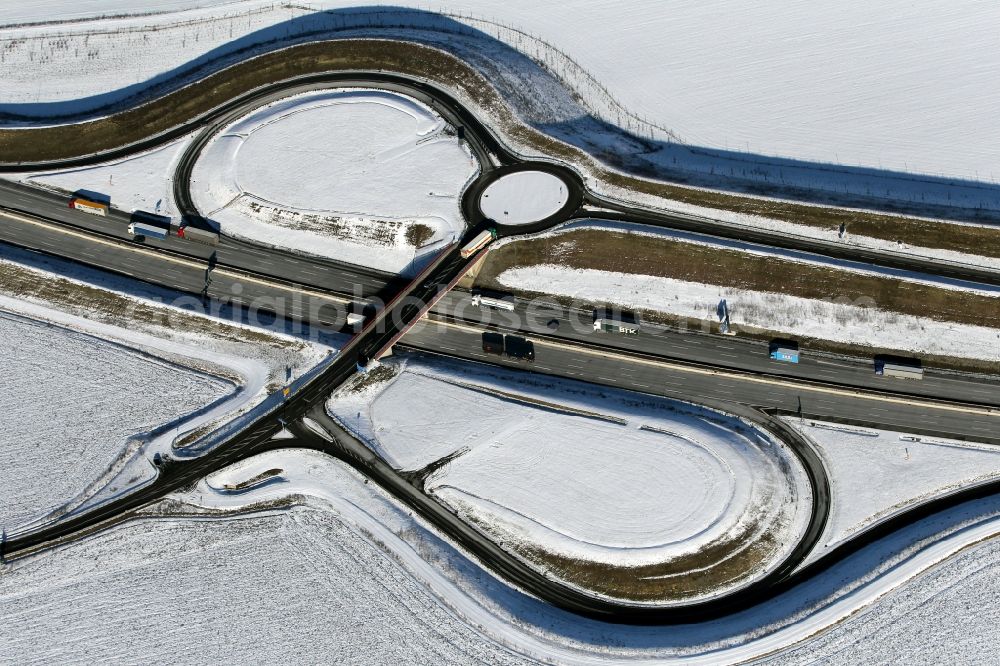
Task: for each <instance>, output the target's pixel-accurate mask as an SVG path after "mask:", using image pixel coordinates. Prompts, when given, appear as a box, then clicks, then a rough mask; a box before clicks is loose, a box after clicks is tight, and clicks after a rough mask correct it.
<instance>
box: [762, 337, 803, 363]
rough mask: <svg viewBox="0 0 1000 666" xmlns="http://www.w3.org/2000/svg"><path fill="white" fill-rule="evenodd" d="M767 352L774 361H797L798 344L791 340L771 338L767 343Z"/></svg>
mask: <svg viewBox="0 0 1000 666" xmlns="http://www.w3.org/2000/svg"><path fill="white" fill-rule="evenodd" d="M768 353H769V355H770V356H771V360H774V361H784V362H785V363H798V362H799V345H798V343H797V342H792V341H791V340H772V341H771V344H770V345H768Z"/></svg>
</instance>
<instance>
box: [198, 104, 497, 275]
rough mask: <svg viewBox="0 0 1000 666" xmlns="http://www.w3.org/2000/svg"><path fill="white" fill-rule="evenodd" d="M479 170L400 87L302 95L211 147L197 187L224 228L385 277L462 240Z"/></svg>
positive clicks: (266, 110)
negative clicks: (464, 199) (465, 199)
mask: <svg viewBox="0 0 1000 666" xmlns="http://www.w3.org/2000/svg"><path fill="white" fill-rule="evenodd" d="M477 173H478V165H477V164H476V161H475V159H474V158H473V157H472V155H471V154H470V153H469V151H468V149H467V148H466V147H465V146H464V145H463V144H462V143H461V142H460V141H459V140H458V138H457V136H456V135H455V133H454V131H452V130H451V128H449V127H448V125H447V124H446V123H445V122H444V120H443V119H442V118H441V117H440V116H438V115H437V114H435V113H434V112H433V111H431V110H430V109H429V108H428V107H426V106H424V105H423V104H420V103H419V102H417V101H416V100H413V99H410V98H408V97H404V96H402V95H397V94H394V93H387V92H379V91H370V90H355V91H350V90H345V91H336V92H326V91H324V92H316V93H306V94H303V95H297V96H295V97H291V98H288V99H285V100H282V101H279V102H275V103H272V104H269V105H267V106H266V107H263V108H261V109H258V110H256V111H254V112H252V113H251V114H250V115H248V116H246V117H245V118H243V119H241V120H239V121H237V122H235V123H234V124H232V125H230V126H229V127H227V128H226V129H224V130H223V131H221V132H220V133H219V134H218V135H217V136H216V138H214V139H213V140H212V142H211V143H210V144H209V145H208V146H207V147H206V148H205V150H204V152H203V153H202V154H201V157H200V158H199V160H198V163H197V164H196V165H195V169H194V173H193V175H192V194H193V195H194V200H195V203H196V204H197V205H198V208H199V210H201V211H202V213H203V214H205V215H207V216H208V217H210V218H212V219H213V220H215V221H216V222H218V223H219V225H220V227H221V230H222V233H223V234H226V235H230V236H237V237H241V238H245V239H248V240H252V241H255V242H258V243H263V244H265V245H271V246H277V247H287V248H292V249H294V250H297V251H300V252H305V253H309V254H313V255H320V256H326V257H331V258H334V259H339V260H341V261H346V262H349V263H354V264H360V265H364V266H369V267H372V268H376V269H380V270H383V271H387V272H392V273H399V272H407V273H409V272H414V271H415V270H416V269H417V268H419V267H420V263H421V261H422V260H423V259H424V258H425V257H429V256H432V255H433V254H434V253H435V252H436V251H437V250H439V249H440V248H441V247H442V246H443V245H445V244H447V243H450V242H453V241H454V240H456V239H457V238H458V237H460V236H461V234H462V232H463V231H464V229H465V223H464V221H463V219H462V215H461V211H460V208H459V206H460V197H461V194H462V191H463V190H464V189H465V185H466V184H467V183H468V182H469V180H470V179H472V178H473V177H475V175H476V174H477Z"/></svg>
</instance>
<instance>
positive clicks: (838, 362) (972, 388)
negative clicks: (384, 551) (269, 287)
mask: <svg viewBox="0 0 1000 666" xmlns="http://www.w3.org/2000/svg"><path fill="white" fill-rule="evenodd" d="M432 312H433V313H435V314H438V315H443V316H449V317H452V318H455V319H462V320H465V321H468V322H476V323H483V324H491V325H493V326H495V327H496V328H497V329H498V330H501V331H502V332H505V333H514V332H519V333H520V334H522V335H525V336H527V337H531V334H532V333H535V334H542V335H545V336H547V337H556V338H563V339H566V340H574V341H578V342H586V343H589V344H592V345H601V346H603V347H609V348H613V349H621V350H625V351H634V352H640V353H644V354H655V355H658V356H663V357H665V358H670V359H677V360H683V361H692V362H696V363H705V364H710V365H713V366H717V367H720V368H729V369H737V370H746V371H751V372H757V373H763V374H769V375H776V376H781V377H788V378H791V379H804V380H811V381H819V382H828V383H834V384H841V385H843V386H850V387H858V388H867V389H871V390H873V391H888V392H899V393H902V394H906V395H916V396H924V397H927V398H937V399H940V400H955V401H959V402H969V403H975V404H983V405H994V406H997V407H1000V380H998V378H991V377H985V376H977V375H972V374H970V373H957V372H942V371H936V370H933V369H925V371H924V379H922V380H903V379H895V378H891V377H879V376H877V375H876V374H875V369H874V365H873V361H872V357H868V358H865V359H862V358H853V357H846V356H840V355H832V354H831V355H827V354H822V355H819V354H817V355H812V354H811V353H810V351H809V350H808V349H803V350H801V359H800V362H799V363H782V362H780V361H772V360H771V359H770V358H769V357H768V347H767V343H765V342H762V341H756V340H750V339H747V338H740V337H739V336H728V335H719V334H715V333H712V334H709V333H703V332H701V331H698V330H689V331H684V332H681V331H677V330H672V329H669V328H666V327H660V328H659V329H658V330H657V331H655V332H654V331H653V329H654V326H652V325H646V326H644V327H643V328H642V329H640V331H639V334H638V335H622V334H617V333H604V332H600V331H596V332H595V331H594V330H593V326H592V324H593V311H591V310H574V309H570V308H568V307H565V306H563V305H561V304H559V303H556V302H555V301H553V300H546V301H541V300H536V301H534V302H532V303H531V305H530V307H529V303H528V302H526V301H524V300H522V299H518V300H517V305H516V307H515V311H514V313H510V312H504V311H501V310H492V309H489V308H481V307H479V306H476V305H473V304H472V295H471V294H470V293H469V292H466V291H459V290H455V291H451V292H449V293H448V294H446V295H445V296H444V297H443V298H442V299H441V300H440V301H439V302H438V304H437V305H436V306H435V307H434V308H433V310H432ZM553 319H555V320H556V321H557V322H558V323H559V328H558V329H556V330H551V329H550V328H549V326H548V324H549V322H550V321H552V320H553ZM997 345H998V346H1000V340H998V342H997ZM998 351H1000V350H998ZM873 353H874V352H873Z"/></svg>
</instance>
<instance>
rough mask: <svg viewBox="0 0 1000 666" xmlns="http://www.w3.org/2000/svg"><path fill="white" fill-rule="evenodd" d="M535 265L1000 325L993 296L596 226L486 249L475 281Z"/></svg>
mask: <svg viewBox="0 0 1000 666" xmlns="http://www.w3.org/2000/svg"><path fill="white" fill-rule="evenodd" d="M541 264H558V265H560V266H565V267H567V268H580V269H593V270H600V271H609V272H613V273H624V274H633V275H651V276H654V277H663V278H674V279H677V280H685V281H688V282H700V283H702V284H711V285H719V286H721V287H734V288H739V289H746V290H749V291H765V292H772V293H779V294H786V295H789V296H798V297H801V298H811V299H818V300H842V301H843V299H847V300H846V301H843V302H848V301H849V302H851V303H857V302H862V303H864V302H867V303H870V304H871V305H872V306H873V307H878V308H881V309H883V310H887V311H891V312H898V313H901V314H909V315H914V316H919V317H928V318H930V319H937V320H939V321H948V322H956V323H961V324H971V325H975V326H987V327H994V328H1000V298H995V297H990V296H985V295H982V294H977V293H975V292H971V291H963V290H958V289H946V288H943V287H935V286H932V285H927V284H920V283H915V282H908V281H905V280H899V279H895V278H890V277H883V276H879V275H868V274H864V273H859V272H856V271H851V270H845V269H837V268H832V267H827V266H819V265H814V264H806V263H801V262H796V261H789V260H786V259H781V258H777V257H770V256H762V255H756V254H750V253H747V252H743V251H740V250H730V249H726V248H718V247H712V246H709V245H699V244H695V243H686V242H683V241H678V240H674V239H671V238H667V237H656V236H648V235H645V234H642V235H640V234H632V233H627V232H619V231H605V230H602V229H574V230H571V231H567V232H565V233H560V234H553V235H550V236H542V237H539V238H532V239H527V240H520V241H513V242H510V243H507V244H505V245H502V246H500V247H498V248H496V249H495V250H493V251H491V252H490V254H489V255H488V259H487V261H486V263H485V264H484V265H483V268H482V270H481V271H480V273H479V278H478V281H479V283H480V284H481V285H484V286H487V285H488V286H493V287H496V288H501V287H502V285H500V284H499V283H498V282H497V277H498V276H499V275H500V274H501V273H503V272H504V271H506V270H507V269H510V268H516V267H526V266H537V265H541ZM868 299H871V300H870V301H868Z"/></svg>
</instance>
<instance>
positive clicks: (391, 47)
mask: <svg viewBox="0 0 1000 666" xmlns="http://www.w3.org/2000/svg"><path fill="white" fill-rule="evenodd" d="M345 70H369V71H378V70H382V71H390V72H398V73H401V74H407V75H410V76H416V77H420V78H423V79H427V80H429V81H432V82H435V83H436V84H438V85H440V86H442V87H444V88H450V89H452V90H458V91H460V92H461V94H463V95H464V96H466V97H467V98H469V99H471V100H473V101H474V102H475V103H476V104H477V105H478V106H479V107H481V108H482V109H485V110H487V111H488V112H489V115H490V118H491V119H492V121H493V122H494V124H495V125H496V126H497V128H499V129H501V130H502V131H503V132H504V133H506V134H507V135H509V136H511V137H512V138H514V139H515V140H516V141H518V142H520V143H522V144H525V145H527V146H529V147H531V148H533V149H534V150H537V151H538V152H539V153H540V154H543V155H548V156H550V157H554V158H558V159H561V160H563V161H565V162H568V163H570V164H574V165H576V166H577V167H579V168H582V169H584V170H586V171H588V172H590V173H591V174H593V175H594V177H596V178H597V179H598V180H601V181H603V182H605V183H607V184H608V185H611V186H615V187H619V188H623V189H625V190H628V191H633V192H639V193H642V194H646V195H652V196H656V197H661V198H664V199H670V200H674V201H680V202H683V203H688V204H694V205H698V206H705V207H708V208H716V209H720V210H728V211H734V212H737V213H744V214H750V215H760V216H764V217H768V218H772V219H777V220H783V221H786V222H790V223H794V224H800V225H805V226H810V227H816V228H823V229H837V228H838V227H839V226H840V224H841V223H842V222H847V223H848V230H849V232H850V233H852V234H853V235H856V236H868V237H872V238H878V239H882V240H886V241H899V242H903V243H906V244H908V245H914V246H920V247H928V248H939V249H944V250H952V251H956V252H965V253H969V254H974V255H981V256H988V257H998V258H1000V228H996V227H981V226H974V225H960V224H952V223H948V222H935V221H929V220H923V219H918V218H912V217H901V216H895V215H886V214H879V213H871V212H860V211H856V210H849V209H844V208H835V207H820V206H809V205H802V204H796V203H792V202H787V201H779V200H771V199H760V198H755V197H747V196H739V195H733V194H727V193H722V192H716V191H711V190H704V189H698V188H693V187H686V186H682V185H677V184H671V183H666V182H661V181H655V180H650V179H647V178H640V177H638V176H634V175H629V174H626V173H622V172H621V171H618V170H615V166H616V164H619V165H620V160H619V158H618V156H615V155H610V154H608V155H601V156H600V160H603V161H600V160H598V159H597V158H595V157H594V156H592V155H589V154H588V153H586V152H584V151H582V150H580V149H578V148H575V147H573V146H570V145H568V144H565V143H563V142H561V141H558V140H556V139H554V138H552V137H550V136H548V135H546V134H544V133H542V132H540V131H538V130H536V129H534V128H531V127H528V126H526V125H525V124H524V123H523V122H522V121H521V120H520V119H519V118H517V117H516V116H515V115H514V113H513V112H512V111H511V109H510V107H509V106H508V105H507V104H506V103H505V102H504V100H503V99H502V98H501V97H500V95H499V94H498V93H497V91H496V90H495V89H494V88H493V87H492V86H491V85H490V84H489V82H488V81H486V80H485V79H484V78H483V77H482V75H480V74H479V73H478V72H477V71H476V70H474V69H473V68H472V67H470V66H469V65H467V64H465V63H464V62H462V61H461V60H459V59H457V58H456V57H454V56H451V55H449V54H447V53H445V52H443V51H440V50H438V49H434V48H431V47H427V46H423V45H420V44H416V43H411V42H404V41H396V40H379V39H345V40H333V41H323V42H314V43H310V44H304V45H299V46H293V47H289V48H285V49H281V50H278V51H273V52H270V53H266V54H263V55H259V56H256V57H253V58H250V59H248V60H246V61H243V62H241V63H238V64H235V65H232V66H229V67H227V68H225V69H222V70H220V71H217V72H215V73H213V74H210V75H208V76H206V78H204V79H202V80H200V81H198V82H196V83H192V84H190V85H187V86H185V87H183V88H181V89H179V90H176V91H174V92H171V93H168V94H166V95H164V96H162V97H159V98H157V99H154V100H152V101H149V102H147V103H145V104H141V105H140V106H137V107H135V108H132V109H129V110H126V111H122V112H120V113H115V114H112V115H110V116H107V117H105V118H101V119H97V120H92V121H87V122H81V123H74V124H69V125H56V126H51V127H40V128H21V129H0V162H8V163H16V162H36V161H44V160H58V159H64V158H68V157H76V156H81V155H88V154H92V153H95V152H100V151H103V150H108V149H111V148H115V147H119V146H123V145H127V144H130V143H134V142H137V141H140V140H142V139H144V138H146V137H149V136H152V135H154V134H158V133H161V132H164V131H166V130H168V129H170V128H173V127H176V126H177V125H180V124H182V123H184V122H185V121H187V120H189V119H191V118H193V117H195V116H197V115H199V114H202V113H204V112H206V111H209V110H211V109H213V108H215V107H216V106H218V105H220V104H222V103H224V102H226V101H227V100H230V99H232V98H234V97H237V96H239V95H241V94H244V93H246V92H249V91H251V90H253V89H255V88H259V87H261V86H264V85H267V84H269V83H274V82H277V81H281V80H285V79H289V78H292V77H296V76H303V75H307V74H316V73H322V72H339V71H345Z"/></svg>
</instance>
